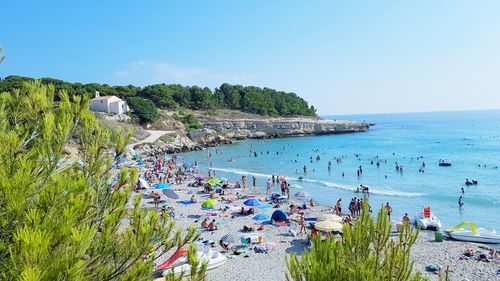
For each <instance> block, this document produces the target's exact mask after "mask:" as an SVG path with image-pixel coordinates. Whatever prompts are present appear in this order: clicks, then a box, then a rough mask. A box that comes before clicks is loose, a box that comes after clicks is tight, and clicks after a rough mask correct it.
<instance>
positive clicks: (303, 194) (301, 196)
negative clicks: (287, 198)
mask: <svg viewBox="0 0 500 281" xmlns="http://www.w3.org/2000/svg"><path fill="white" fill-rule="evenodd" d="M294 196H295V198H299V199H306V198H311V195H310V194H309V193H307V192H305V191H299V192H297V193H295V195H294Z"/></svg>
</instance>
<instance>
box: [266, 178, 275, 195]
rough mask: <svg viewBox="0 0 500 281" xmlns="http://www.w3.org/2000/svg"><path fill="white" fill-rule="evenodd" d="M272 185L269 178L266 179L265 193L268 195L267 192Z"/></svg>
mask: <svg viewBox="0 0 500 281" xmlns="http://www.w3.org/2000/svg"><path fill="white" fill-rule="evenodd" d="M272 186H273V182H272V181H271V179H267V183H266V195H267V196H269V194H270V193H271V187H272Z"/></svg>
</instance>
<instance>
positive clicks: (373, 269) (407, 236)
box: [286, 204, 423, 281]
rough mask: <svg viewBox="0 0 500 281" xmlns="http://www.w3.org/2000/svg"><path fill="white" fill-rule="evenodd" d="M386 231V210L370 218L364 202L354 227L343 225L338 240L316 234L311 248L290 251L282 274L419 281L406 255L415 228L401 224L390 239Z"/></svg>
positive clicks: (301, 280) (316, 279) (305, 278)
mask: <svg viewBox="0 0 500 281" xmlns="http://www.w3.org/2000/svg"><path fill="white" fill-rule="evenodd" d="M390 231H391V224H390V222H389V219H388V216H387V211H386V209H385V208H383V209H381V210H380V212H379V213H378V216H377V219H376V221H374V220H373V219H372V218H371V217H370V215H369V212H368V209H367V204H364V206H363V213H362V216H361V218H359V219H357V220H356V221H355V222H354V226H353V227H352V228H351V227H350V226H349V225H348V224H344V226H343V239H342V240H335V239H334V238H333V237H332V236H330V237H327V238H326V239H325V240H324V241H322V240H321V237H320V236H316V237H314V238H313V246H312V248H311V250H308V251H305V252H304V253H302V256H301V257H299V256H297V255H295V254H292V255H291V256H290V257H289V258H287V266H288V273H287V276H286V277H287V279H288V280H294V281H321V280H332V281H335V280H338V281H344V280H348V281H349V280H370V281H371V280H374V281H379V280H380V281H382V280H384V281H385V280H394V281H396V280H397V281H408V280H414V281H417V280H423V278H422V277H421V276H420V273H416V274H413V273H412V269H413V261H412V260H411V258H410V249H411V247H412V245H413V244H414V243H415V240H416V239H417V236H418V231H417V232H414V231H413V230H412V229H411V226H410V225H408V224H405V225H404V226H403V228H402V230H401V232H400V233H399V236H398V237H397V239H391V238H390V236H389V234H390Z"/></svg>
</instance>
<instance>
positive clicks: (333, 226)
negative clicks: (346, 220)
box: [314, 220, 342, 231]
mask: <svg viewBox="0 0 500 281" xmlns="http://www.w3.org/2000/svg"><path fill="white" fill-rule="evenodd" d="M314 228H316V229H317V230H321V231H340V230H342V224H341V223H339V222H336V221H330V220H326V221H319V222H317V223H316V224H315V225H314Z"/></svg>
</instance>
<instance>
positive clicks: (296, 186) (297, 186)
mask: <svg viewBox="0 0 500 281" xmlns="http://www.w3.org/2000/svg"><path fill="white" fill-rule="evenodd" d="M290 187H291V188H304V187H303V186H302V185H300V184H296V183H294V184H291V185H290Z"/></svg>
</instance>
